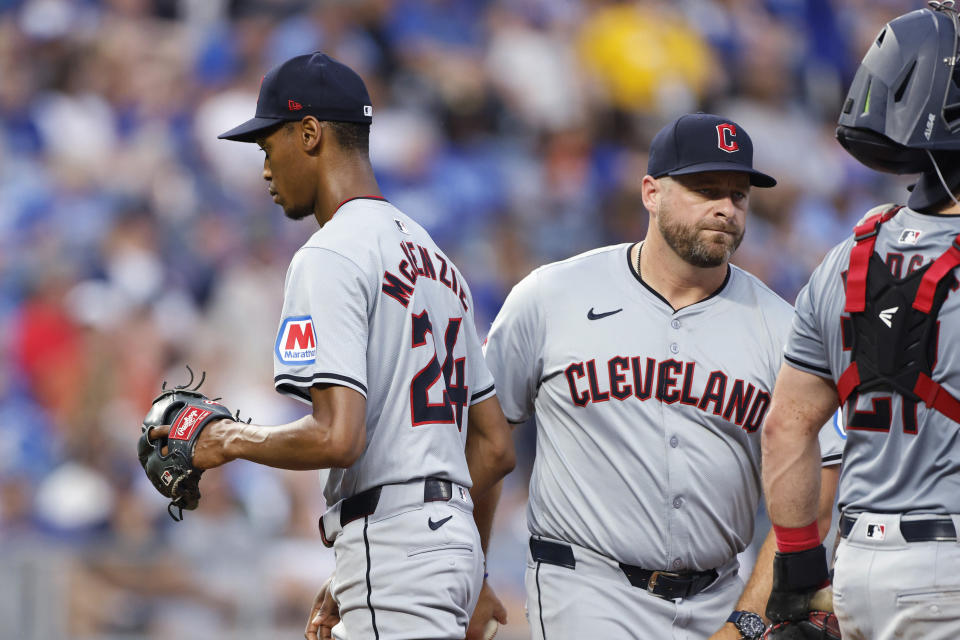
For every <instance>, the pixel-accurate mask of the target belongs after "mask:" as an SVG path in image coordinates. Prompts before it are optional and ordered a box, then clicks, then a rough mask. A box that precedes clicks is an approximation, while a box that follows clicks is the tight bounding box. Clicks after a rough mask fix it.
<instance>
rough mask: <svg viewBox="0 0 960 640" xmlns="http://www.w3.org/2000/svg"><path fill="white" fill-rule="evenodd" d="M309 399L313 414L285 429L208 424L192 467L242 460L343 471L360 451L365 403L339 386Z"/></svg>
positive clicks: (314, 391)
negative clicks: (332, 468) (340, 469)
mask: <svg viewBox="0 0 960 640" xmlns="http://www.w3.org/2000/svg"><path fill="white" fill-rule="evenodd" d="M310 395H311V397H312V399H313V413H311V414H310V415H307V416H304V417H303V418H300V419H299V420H294V421H293V422H290V423H288V424H283V425H276V426H261V425H255V424H245V423H243V422H231V421H229V420H221V421H218V422H215V423H212V424H211V425H210V426H209V427H207V429H206V430H204V433H203V434H202V436H201V438H200V439H199V440H198V441H197V447H196V449H195V451H194V465H196V466H197V467H199V468H201V469H205V468H210V467H215V466H219V465H221V464H224V463H225V462H229V461H230V460H234V459H237V458H242V459H244V460H250V461H251V462H256V463H259V464H263V465H267V466H271V467H278V468H281V469H326V468H330V467H341V468H345V467H349V466H350V465H351V464H353V463H354V462H355V461H356V459H357V458H359V457H360V454H362V453H363V450H364V447H365V446H366V423H365V418H366V400H365V399H364V397H363V396H362V395H361V394H360V393H357V392H356V391H354V390H353V389H349V388H347V387H341V386H326V387H312V388H311V389H310ZM207 432H209V433H207Z"/></svg>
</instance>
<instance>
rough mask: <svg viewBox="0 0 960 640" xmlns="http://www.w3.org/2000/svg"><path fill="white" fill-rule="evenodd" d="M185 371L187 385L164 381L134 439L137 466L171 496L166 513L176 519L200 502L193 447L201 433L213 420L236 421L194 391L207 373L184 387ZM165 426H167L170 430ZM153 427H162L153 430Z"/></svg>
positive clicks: (191, 374) (198, 472)
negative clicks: (138, 437) (137, 460)
mask: <svg viewBox="0 0 960 640" xmlns="http://www.w3.org/2000/svg"><path fill="white" fill-rule="evenodd" d="M187 370H188V371H190V382H188V383H187V384H185V385H183V386H179V387H174V388H173V389H167V388H166V386H167V383H166V382H164V383H163V387H162V390H163V393H161V394H160V395H159V396H157V397H156V399H154V401H153V404H152V405H151V407H150V411H148V412H147V417H146V418H144V419H143V428H142V433H141V434H140V440H139V441H138V442H137V455H138V457H139V458H140V465H141V466H142V467H143V470H144V471H145V472H146V474H147V477H148V478H150V481H151V482H152V483H153V486H154V487H156V488H157V491H159V492H160V493H161V494H162V495H164V496H166V497H167V498H170V504H169V505H167V512H168V513H169V514H170V517H171V518H173V519H174V520H176V521H178V522H179V521H180V520H182V519H183V510H184V509H188V510H189V509H196V508H197V505H198V504H199V503H200V475H201V474H202V473H203V471H202V470H201V469H198V468H197V467H195V466H194V464H193V450H194V448H195V447H196V444H197V439H198V438H199V437H200V433H201V432H202V431H203V429H204V427H206V426H207V425H208V424H210V423H211V422H213V421H214V420H220V419H224V418H226V419H228V420H235V418H234V417H233V416H232V415H231V414H230V410H229V409H227V408H226V407H225V406H223V405H222V404H219V403H217V402H215V401H214V400H210V399H209V398H207V397H206V396H205V395H203V394H202V393H200V392H198V391H197V389H199V388H200V385H201V384H203V381H204V379H205V378H206V374H204V376H202V377H201V378H200V382H199V383H197V386H195V387H193V388H192V389H189V388H187V387H189V386H190V385H191V384H192V383H193V371H192V370H191V369H190V367H187ZM166 425H170V427H169V429H167V428H165V427H166ZM155 427H163V428H161V429H159V430H157V431H154V428H155ZM174 508H176V509H177V513H176V514H175V513H174V511H173V510H174Z"/></svg>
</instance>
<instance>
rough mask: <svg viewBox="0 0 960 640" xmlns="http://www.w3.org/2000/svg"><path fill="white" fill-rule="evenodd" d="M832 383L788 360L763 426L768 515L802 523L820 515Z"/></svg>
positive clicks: (778, 522)
mask: <svg viewBox="0 0 960 640" xmlns="http://www.w3.org/2000/svg"><path fill="white" fill-rule="evenodd" d="M837 404H838V400H837V391H836V387H835V386H834V385H833V382H832V381H830V380H827V379H825V378H821V377H819V376H815V375H813V374H810V373H806V372H804V371H800V370H799V369H794V368H793V367H791V366H789V365H787V364H784V365H783V366H782V367H781V368H780V374H779V375H778V376H777V384H776V387H775V388H774V391H773V401H772V403H771V405H770V414H769V415H768V416H767V419H766V421H765V422H764V425H763V436H762V443H763V489H764V493H765V494H766V497H767V511H768V513H769V514H770V520H771V521H772V522H773V523H774V524H776V525H779V526H784V527H804V526H806V525H808V524H810V523H811V522H814V521H815V520H816V519H817V516H818V513H819V509H818V507H819V496H820V464H821V463H820V443H819V442H818V440H817V434H818V432H819V430H820V427H821V426H822V425H823V423H824V422H826V421H827V420H828V419H829V418H830V416H832V415H833V413H834V411H836V410H837Z"/></svg>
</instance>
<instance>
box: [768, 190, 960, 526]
mask: <svg viewBox="0 0 960 640" xmlns="http://www.w3.org/2000/svg"><path fill="white" fill-rule="evenodd" d="M958 231H960V218H958V217H957V216H935V215H924V214H920V213H916V212H914V211H911V210H909V209H902V210H901V211H900V212H899V213H897V215H896V216H894V217H893V218H892V219H891V220H889V221H888V222H886V223H885V224H883V226H882V227H881V228H880V233H879V235H878V237H877V241H876V246H875V251H876V252H877V253H878V254H879V255H880V257H881V258H882V259H883V260H884V261H885V263H886V264H887V265H888V266H889V267H890V269H891V272H892V273H893V274H894V275H895V276H897V277H902V276H906V275H907V274H909V273H911V272H913V271H915V270H916V269H919V268H922V267H923V266H924V265H926V264H927V263H929V262H930V261H932V260H934V259H936V258H938V257H939V256H940V254H942V253H943V252H944V251H945V250H946V249H947V248H948V247H949V246H950V245H951V243H952V242H953V239H954V238H955V237H956V235H957V232H958ZM852 247H853V238H852V237H851V238H849V239H848V240H847V241H845V242H843V243H842V244H840V245H838V246H836V247H834V248H833V249H832V250H831V251H830V253H829V254H827V256H826V257H825V258H824V260H823V262H822V263H821V264H820V266H819V267H818V268H817V270H816V271H815V272H814V273H813V275H812V276H811V277H810V281H809V282H808V283H807V285H806V287H804V289H803V290H802V291H801V292H800V295H799V297H798V298H797V314H796V319H795V321H794V324H793V330H792V331H791V333H790V338H789V341H788V344H787V348H786V359H787V362H789V363H790V364H791V365H792V366H794V367H796V368H798V369H801V370H803V371H807V372H809V373H812V374H815V375H818V376H821V377H825V378H830V379H832V380H833V381H834V382H836V381H837V380H838V379H839V377H840V375H841V374H842V373H843V371H844V370H845V369H846V367H847V366H848V365H849V364H850V359H851V358H850V356H851V351H850V347H849V345H846V344H845V343H844V337H843V331H842V323H841V317H842V316H844V315H845V314H844V313H843V308H844V303H845V289H844V282H843V278H844V274H845V272H846V271H847V267H848V263H849V259H850V251H851V248H852ZM888 311H890V313H895V312H896V310H892V311H891V310H888ZM847 315H848V314H847ZM957 317H960V295H957V293H956V292H955V291H954V292H951V293H950V295H948V296H947V299H946V302H945V303H944V305H943V307H942V308H941V310H940V315H939V339H938V347H937V359H936V365H935V367H934V369H933V376H932V378H933V379H934V380H936V381H937V382H939V383H940V384H941V385H943V387H944V388H945V389H946V390H947V391H948V392H949V393H951V394H952V395H953V396H954V397H960V352H958V350H957V348H956V345H957V344H960V322H957V321H956V320H950V318H957ZM886 403H889V404H888V405H887V404H886ZM847 404H848V406H847V408H846V409H845V410H844V411H845V415H844V418H845V420H844V421H845V423H846V429H847V447H846V450H845V452H844V465H843V471H842V472H841V475H840V489H839V501H840V507H841V509H845V510H848V511H852V512H856V511H874V512H887V513H909V512H920V513H960V457H958V456H957V455H956V448H957V440H958V438H960V429H958V425H957V423H955V422H953V421H952V420H950V419H949V418H947V417H946V416H944V415H943V414H941V413H938V412H936V411H933V410H931V409H929V408H927V406H926V405H924V404H922V403H921V404H919V405H918V406H917V408H916V428H915V429H914V428H912V427H911V428H908V429H905V428H904V427H905V425H904V420H903V415H902V412H903V401H902V398H901V397H900V396H899V395H898V394H896V393H893V394H891V393H889V392H872V393H863V394H859V396H858V398H857V402H856V407H851V406H850V404H851V403H847ZM884 405H886V406H887V407H888V408H889V411H881V412H880V413H886V414H887V415H888V416H889V420H888V421H887V423H886V424H884V425H877V424H871V425H870V428H869V429H865V428H863V427H860V426H858V424H857V423H858V422H861V421H862V420H861V419H858V416H866V415H868V414H874V416H875V417H876V416H879V415H880V414H878V413H876V411H877V409H878V407H883V406H884ZM910 418H911V421H912V418H913V417H912V416H910ZM871 422H875V420H871Z"/></svg>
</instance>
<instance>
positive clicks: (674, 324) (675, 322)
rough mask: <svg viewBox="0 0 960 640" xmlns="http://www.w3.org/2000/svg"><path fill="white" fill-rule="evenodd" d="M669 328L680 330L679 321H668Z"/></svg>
mask: <svg viewBox="0 0 960 640" xmlns="http://www.w3.org/2000/svg"><path fill="white" fill-rule="evenodd" d="M670 326H671V327H673V328H674V329H679V328H680V321H679V320H671V321H670Z"/></svg>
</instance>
